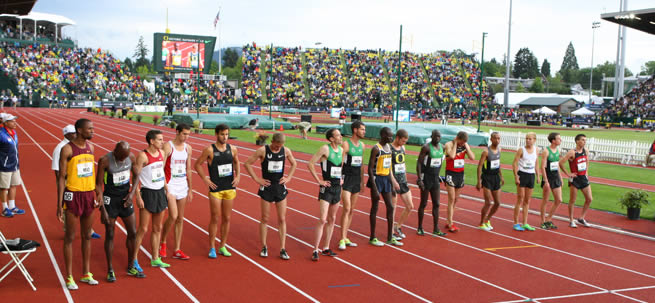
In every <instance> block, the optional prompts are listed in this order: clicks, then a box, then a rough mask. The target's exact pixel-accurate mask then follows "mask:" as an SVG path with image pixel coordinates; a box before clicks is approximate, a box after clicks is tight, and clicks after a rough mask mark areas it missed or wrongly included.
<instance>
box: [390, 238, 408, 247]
mask: <svg viewBox="0 0 655 303" xmlns="http://www.w3.org/2000/svg"><path fill="white" fill-rule="evenodd" d="M387 245H393V246H403V245H404V244H403V242H400V241H398V240H396V239H394V238H393V237H392V238H391V240H390V241H387Z"/></svg>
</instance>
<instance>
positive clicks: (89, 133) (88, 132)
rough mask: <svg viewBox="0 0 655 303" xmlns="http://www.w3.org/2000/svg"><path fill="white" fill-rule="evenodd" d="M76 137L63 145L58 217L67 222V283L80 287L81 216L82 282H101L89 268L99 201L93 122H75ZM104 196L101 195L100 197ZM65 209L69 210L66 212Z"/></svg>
mask: <svg viewBox="0 0 655 303" xmlns="http://www.w3.org/2000/svg"><path fill="white" fill-rule="evenodd" d="M75 131H76V137H75V140H73V141H71V142H70V143H69V144H68V145H65V146H64V147H63V148H62V149H61V154H60V159H59V167H66V170H64V171H62V172H61V173H60V174H59V183H58V184H57V185H58V186H57V217H58V218H59V221H61V222H62V223H63V222H64V216H66V228H65V229H64V230H65V233H66V235H65V237H64V262H65V263H66V275H67V276H66V287H67V288H68V289H69V290H76V289H77V284H75V279H73V240H75V222H76V221H77V220H78V219H79V222H80V234H81V235H84V236H83V237H82V279H80V282H84V283H88V284H89V285H97V284H98V281H96V280H95V279H93V274H91V272H90V271H89V268H90V261H91V260H90V259H91V242H90V241H89V240H90V239H91V225H92V224H93V209H94V208H96V207H98V203H97V202H96V195H95V189H96V183H95V180H96V179H95V169H94V167H93V166H94V165H93V146H92V145H91V144H89V142H88V140H91V139H92V138H93V123H92V122H91V121H90V120H87V119H79V120H77V121H76V122H75ZM97 198H100V197H97ZM64 211H65V212H64Z"/></svg>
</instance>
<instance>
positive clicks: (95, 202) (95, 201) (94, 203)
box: [93, 199, 100, 208]
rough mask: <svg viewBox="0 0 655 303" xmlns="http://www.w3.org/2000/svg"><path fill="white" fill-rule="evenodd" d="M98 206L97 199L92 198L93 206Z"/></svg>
mask: <svg viewBox="0 0 655 303" xmlns="http://www.w3.org/2000/svg"><path fill="white" fill-rule="evenodd" d="M98 207H100V203H98V200H96V199H93V208H98Z"/></svg>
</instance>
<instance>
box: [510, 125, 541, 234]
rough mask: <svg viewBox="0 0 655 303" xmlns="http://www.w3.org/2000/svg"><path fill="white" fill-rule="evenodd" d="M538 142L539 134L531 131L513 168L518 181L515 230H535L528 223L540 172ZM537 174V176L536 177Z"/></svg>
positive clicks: (515, 159)
mask: <svg viewBox="0 0 655 303" xmlns="http://www.w3.org/2000/svg"><path fill="white" fill-rule="evenodd" d="M535 142H537V134H535V133H533V132H529V133H527V134H526V135H525V146H524V147H521V149H519V150H518V151H516V155H515V156H514V162H513V163H512V170H513V171H514V180H515V183H516V204H514V230H517V231H524V230H528V231H534V230H535V229H534V227H532V226H530V224H528V211H529V210H530V199H531V198H532V191H533V189H534V182H535V180H537V182H539V176H540V172H539V170H536V169H535V167H537V165H538V164H537V160H538V159H537V155H538V154H539V148H537V147H536V146H535V145H534V144H535ZM535 175H536V178H535ZM521 208H523V221H522V222H523V224H522V225H521V224H520V223H519V213H520V212H521Z"/></svg>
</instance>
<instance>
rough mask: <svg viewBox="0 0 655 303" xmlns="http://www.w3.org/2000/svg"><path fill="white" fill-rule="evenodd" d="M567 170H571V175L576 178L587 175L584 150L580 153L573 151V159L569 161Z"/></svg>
mask: <svg viewBox="0 0 655 303" xmlns="http://www.w3.org/2000/svg"><path fill="white" fill-rule="evenodd" d="M569 168H570V169H571V174H575V175H576V176H586V175H587V152H586V151H585V149H584V148H583V149H582V152H581V153H579V152H578V151H577V150H576V151H575V157H574V158H573V159H571V160H569Z"/></svg>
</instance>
